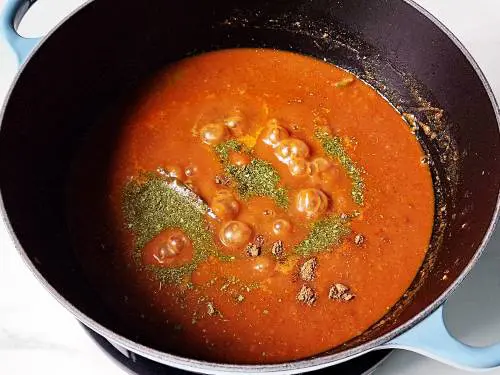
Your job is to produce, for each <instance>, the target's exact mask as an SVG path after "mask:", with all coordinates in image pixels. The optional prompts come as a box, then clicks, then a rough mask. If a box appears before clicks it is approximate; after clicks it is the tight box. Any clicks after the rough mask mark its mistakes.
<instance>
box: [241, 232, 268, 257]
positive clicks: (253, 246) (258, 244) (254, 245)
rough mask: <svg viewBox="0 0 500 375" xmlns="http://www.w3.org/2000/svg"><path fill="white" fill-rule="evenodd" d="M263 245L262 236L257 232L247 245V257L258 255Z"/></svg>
mask: <svg viewBox="0 0 500 375" xmlns="http://www.w3.org/2000/svg"><path fill="white" fill-rule="evenodd" d="M263 246H264V236H263V235H262V234H259V235H257V236H256V237H255V240H254V241H253V242H251V243H249V244H248V245H247V247H246V248H245V252H246V253H247V255H248V256H249V257H256V256H259V255H260V253H261V252H262V247H263Z"/></svg>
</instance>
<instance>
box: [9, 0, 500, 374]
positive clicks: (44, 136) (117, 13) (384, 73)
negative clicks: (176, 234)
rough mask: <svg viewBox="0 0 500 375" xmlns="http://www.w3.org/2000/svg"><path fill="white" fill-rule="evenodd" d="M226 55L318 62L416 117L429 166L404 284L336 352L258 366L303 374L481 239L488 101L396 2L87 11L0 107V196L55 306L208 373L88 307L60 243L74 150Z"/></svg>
mask: <svg viewBox="0 0 500 375" xmlns="http://www.w3.org/2000/svg"><path fill="white" fill-rule="evenodd" d="M229 47H268V48H278V49H282V50H291V51H296V52H300V53H304V54H308V55H312V56H316V57H318V58H321V59H326V60H327V61H330V62H333V63H335V64H337V65H339V66H341V67H344V68H346V69H349V70H351V71H353V72H355V73H356V74H357V75H359V76H360V78H362V79H364V80H365V81H366V82H368V83H369V84H371V85H373V86H374V87H376V88H377V89H379V90H380V91H381V92H382V93H383V94H384V95H386V96H387V97H388V99H389V100H390V101H391V102H392V103H393V105H394V106H395V107H396V108H398V110H400V111H401V112H406V113H412V114H414V115H416V120H417V121H416V123H414V124H413V125H417V126H418V130H417V136H418V137H419V139H420V141H421V143H422V145H423V146H424V148H425V150H426V152H427V153H428V154H429V156H430V157H431V160H432V164H431V167H432V170H433V179H434V186H435V190H436V211H437V215H436V221H435V226H434V234H433V238H432V243H431V248H430V251H429V255H428V257H427V259H426V262H425V264H424V266H423V267H422V269H421V271H420V272H419V274H418V276H417V278H416V280H415V282H414V285H413V286H412V288H411V289H410V290H409V292H408V293H407V295H406V296H405V297H404V298H403V299H402V300H401V302H400V303H399V304H398V306H396V307H395V308H394V309H393V310H392V311H391V312H390V313H389V314H388V315H387V316H386V317H385V318H384V319H383V320H382V321H381V322H380V323H379V324H377V325H375V326H374V327H373V328H372V329H370V330H369V331H368V332H366V333H365V334H363V335H361V336H360V337H358V338H356V339H355V340H352V341H351V342H350V343H347V344H346V345H344V346H342V347H340V348H336V349H335V350H333V351H332V352H329V353H324V354H322V355H319V356H317V357H316V358H313V359H307V360H304V361H298V362H295V363H294V364H289V366H288V367H287V366H284V367H283V366H282V367H280V368H278V367H272V366H263V367H260V368H259V369H262V371H277V370H278V369H280V370H281V369H286V368H290V366H293V367H294V368H303V369H307V368H308V367H311V366H318V365H323V364H324V363H326V362H330V363H334V362H336V361H340V360H345V359H346V358H349V357H351V356H353V355H359V354H360V353H361V352H364V351H366V350H368V349H371V348H373V347H375V346H378V345H380V344H382V343H384V342H385V341H387V340H388V339H389V338H391V337H393V336H395V335H397V334H399V333H401V332H402V331H403V330H405V329H407V328H409V326H411V325H412V324H414V323H415V322H416V321H418V320H420V319H422V318H424V317H425V316H426V315H427V314H428V313H429V312H430V311H431V310H432V309H434V308H436V307H437V305H438V304H439V303H441V302H443V300H444V298H445V297H446V296H447V295H448V294H449V292H450V291H451V290H452V289H453V288H454V287H455V286H456V285H457V284H458V283H459V282H460V281H461V280H462V278H463V276H464V275H465V273H466V271H468V270H469V269H470V267H471V266H472V265H473V263H474V262H475V260H476V259H477V256H478V255H479V253H480V251H481V249H482V245H483V242H484V239H485V236H487V234H488V230H490V231H491V227H490V225H491V223H492V221H494V216H495V210H496V207H497V200H498V192H499V185H500V163H499V155H500V137H499V129H498V123H497V116H498V108H497V106H496V104H495V102H494V99H493V97H492V95H491V91H490V90H489V88H488V86H487V84H486V82H485V81H484V78H483V76H482V75H481V73H480V72H479V70H478V69H477V67H476V65H475V64H474V63H473V62H472V61H471V60H470V59H469V57H468V55H467V54H466V53H465V52H464V51H463V50H462V48H461V47H460V46H458V45H457V44H456V41H455V40H454V39H453V37H451V36H450V35H449V34H447V32H446V31H445V30H443V29H442V27H440V26H438V25H436V24H435V23H434V22H433V21H431V20H430V19H429V18H428V17H427V16H425V15H424V14H423V13H421V12H420V11H418V10H417V9H415V7H414V6H413V5H411V4H409V3H407V2H405V1H401V0H345V1H336V0H295V1H292V0H286V1H284V0H277V1H270V2H268V1H261V0H253V1H249V0H232V1H205V0H199V1H196V0H183V1H175V2H174V1H164V0H156V1H152V0H151V1H120V2H116V1H114V0H99V1H94V2H91V3H90V4H88V5H87V6H85V7H84V8H83V9H81V10H80V11H79V12H78V13H76V14H75V15H74V16H73V17H71V18H70V19H69V20H67V21H66V22H64V23H63V24H62V25H60V26H59V27H58V28H57V29H56V30H55V32H53V33H52V34H51V35H50V36H49V37H47V38H46V39H45V41H44V43H43V44H42V46H41V47H40V48H39V49H38V51H37V52H36V53H35V54H34V55H33V57H32V58H31V59H30V60H29V61H28V63H27V65H26V66H25V67H24V69H23V71H22V72H21V74H20V76H19V77H18V79H17V82H16V83H15V86H14V88H13V90H12V92H11V94H10V98H9V100H8V103H7V105H6V107H5V111H4V117H3V122H2V127H1V129H0V172H1V173H0V188H1V192H2V198H3V204H4V209H5V210H4V211H5V213H6V216H7V219H8V221H9V222H10V225H11V228H12V230H13V233H14V234H15V236H16V237H17V241H18V245H19V249H20V251H21V253H22V255H23V256H24V257H25V259H26V260H27V262H28V265H29V266H30V267H31V268H32V270H33V271H34V272H35V273H36V274H37V276H38V277H39V279H40V281H41V282H42V283H44V284H45V285H46V286H47V287H48V288H49V290H50V291H51V292H52V293H53V294H54V295H55V297H56V298H58V299H59V300H60V301H61V302H62V303H63V304H64V305H65V306H66V307H67V308H69V309H70V310H71V312H72V313H73V314H75V315H76V316H77V318H78V319H80V320H81V321H83V322H84V323H85V324H86V325H88V326H90V327H91V328H92V329H94V330H96V331H97V332H99V333H100V334H102V335H103V336H105V337H108V338H111V339H112V340H114V341H115V342H118V343H119V344H121V345H123V346H125V347H128V348H129V349H131V350H133V351H136V352H138V353H139V354H142V355H145V356H146V357H149V358H152V359H155V360H157V361H161V362H164V363H169V364H173V365H177V366H195V367H196V368H198V369H203V368H204V369H207V368H212V369H213V368H215V367H214V365H213V364H207V363H205V364H202V363H201V362H187V361H186V360H185V359H183V358H180V357H174V356H172V355H171V354H169V353H161V352H159V351H156V350H154V348H149V347H148V346H147V345H148V343H147V342H146V341H144V339H143V338H141V337H140V335H138V334H137V332H133V330H132V329H131V328H130V327H124V326H120V325H119V324H118V323H117V321H118V320H117V319H114V318H113V316H112V314H111V313H110V312H108V311H107V310H106V309H105V308H104V307H103V306H104V304H101V303H99V297H98V294H97V293H96V292H95V290H93V288H92V286H91V285H90V284H89V283H88V281H87V280H86V278H85V276H84V275H83V274H82V272H81V269H80V266H79V264H78V262H77V261H76V259H75V257H74V253H73V250H72V248H71V246H70V240H69V235H68V230H67V225H66V217H65V212H66V210H65V201H64V196H65V194H64V193H65V185H66V177H67V174H68V171H69V169H70V165H71V160H72V158H73V155H74V151H75V150H76V149H78V144H79V142H81V139H82V138H83V136H84V134H85V133H86V132H87V131H88V129H89V128H90V127H91V126H92V125H93V124H94V123H95V122H96V119H98V118H99V115H100V114H102V113H103V112H104V111H105V110H106V109H107V108H109V107H110V106H111V105H112V103H113V102H114V101H116V99H117V98H118V97H120V96H121V95H122V94H123V93H126V92H128V91H130V90H132V89H133V88H134V87H136V86H137V85H138V83H140V82H141V81H142V80H143V79H145V77H147V76H149V75H150V74H151V73H152V72H154V71H156V70H157V69H159V68H161V67H163V66H165V65H166V64H168V63H170V62H172V61H175V60H178V59H180V58H182V57H185V56H189V55H193V54H197V53H201V52H204V51H209V50H214V49H220V48H229ZM410 120H411V119H410ZM409 122H410V123H412V122H413V121H409ZM419 122H420V123H419ZM416 193H418V192H416ZM424 310H425V311H424ZM408 322H409V324H406V323H408ZM218 368H220V369H222V368H223V367H220V366H219V367H218ZM227 368H230V367H226V369H227ZM233 369H234V370H237V369H236V368H233ZM238 369H239V371H243V372H244V371H245V368H244V367H239V368H238ZM254 369H256V367H254Z"/></svg>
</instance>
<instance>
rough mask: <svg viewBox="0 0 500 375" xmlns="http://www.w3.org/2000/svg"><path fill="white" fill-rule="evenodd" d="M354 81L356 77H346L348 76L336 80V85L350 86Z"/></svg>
mask: <svg viewBox="0 0 500 375" xmlns="http://www.w3.org/2000/svg"><path fill="white" fill-rule="evenodd" d="M353 82H354V77H346V78H342V79H341V80H340V81H338V82H336V83H335V85H334V86H335V87H336V88H338V89H340V88H343V87H347V86H349V85H350V84H352V83H353Z"/></svg>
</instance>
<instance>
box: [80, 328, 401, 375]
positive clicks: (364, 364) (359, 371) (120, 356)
mask: <svg viewBox="0 0 500 375" xmlns="http://www.w3.org/2000/svg"><path fill="white" fill-rule="evenodd" d="M83 328H84V329H85V330H86V331H87V333H88V334H89V335H90V337H91V338H92V339H93V340H94V341H95V343H96V344H97V345H98V346H99V347H100V348H101V349H102V350H103V351H104V352H105V353H106V354H107V355H108V356H109V357H111V358H112V359H113V360H114V361H115V362H117V364H118V365H120V367H122V368H124V369H125V370H126V371H128V372H129V373H131V374H134V375H189V374H194V373H193V372H189V371H184V370H179V369H176V368H174V367H169V366H166V365H162V364H161V363H157V362H154V361H151V360H149V359H147V358H144V357H141V356H139V355H137V354H135V353H132V352H130V351H128V350H127V349H123V348H119V347H116V346H115V345H113V344H111V343H110V342H109V341H108V340H106V339H105V338H104V337H102V336H100V335H99V334H97V333H95V332H94V331H92V330H91V329H89V328H87V327H85V326H83ZM391 352H392V350H376V351H374V352H371V353H368V354H365V355H363V356H361V357H358V358H355V359H353V360H350V361H348V362H344V363H341V364H339V365H336V366H332V367H328V368H325V369H322V370H317V371H312V372H308V374H311V375H327V374H328V375H369V374H372V373H373V372H374V371H375V369H376V368H377V367H378V366H379V365H380V364H381V363H382V362H383V361H384V360H385V359H386V358H387V357H388V356H389V354H391Z"/></svg>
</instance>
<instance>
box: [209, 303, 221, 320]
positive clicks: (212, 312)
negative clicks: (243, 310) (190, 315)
mask: <svg viewBox="0 0 500 375" xmlns="http://www.w3.org/2000/svg"><path fill="white" fill-rule="evenodd" d="M207 314H208V316H216V315H217V316H220V317H222V314H221V312H220V311H219V310H217V309H216V308H215V306H214V304H213V302H207Z"/></svg>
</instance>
